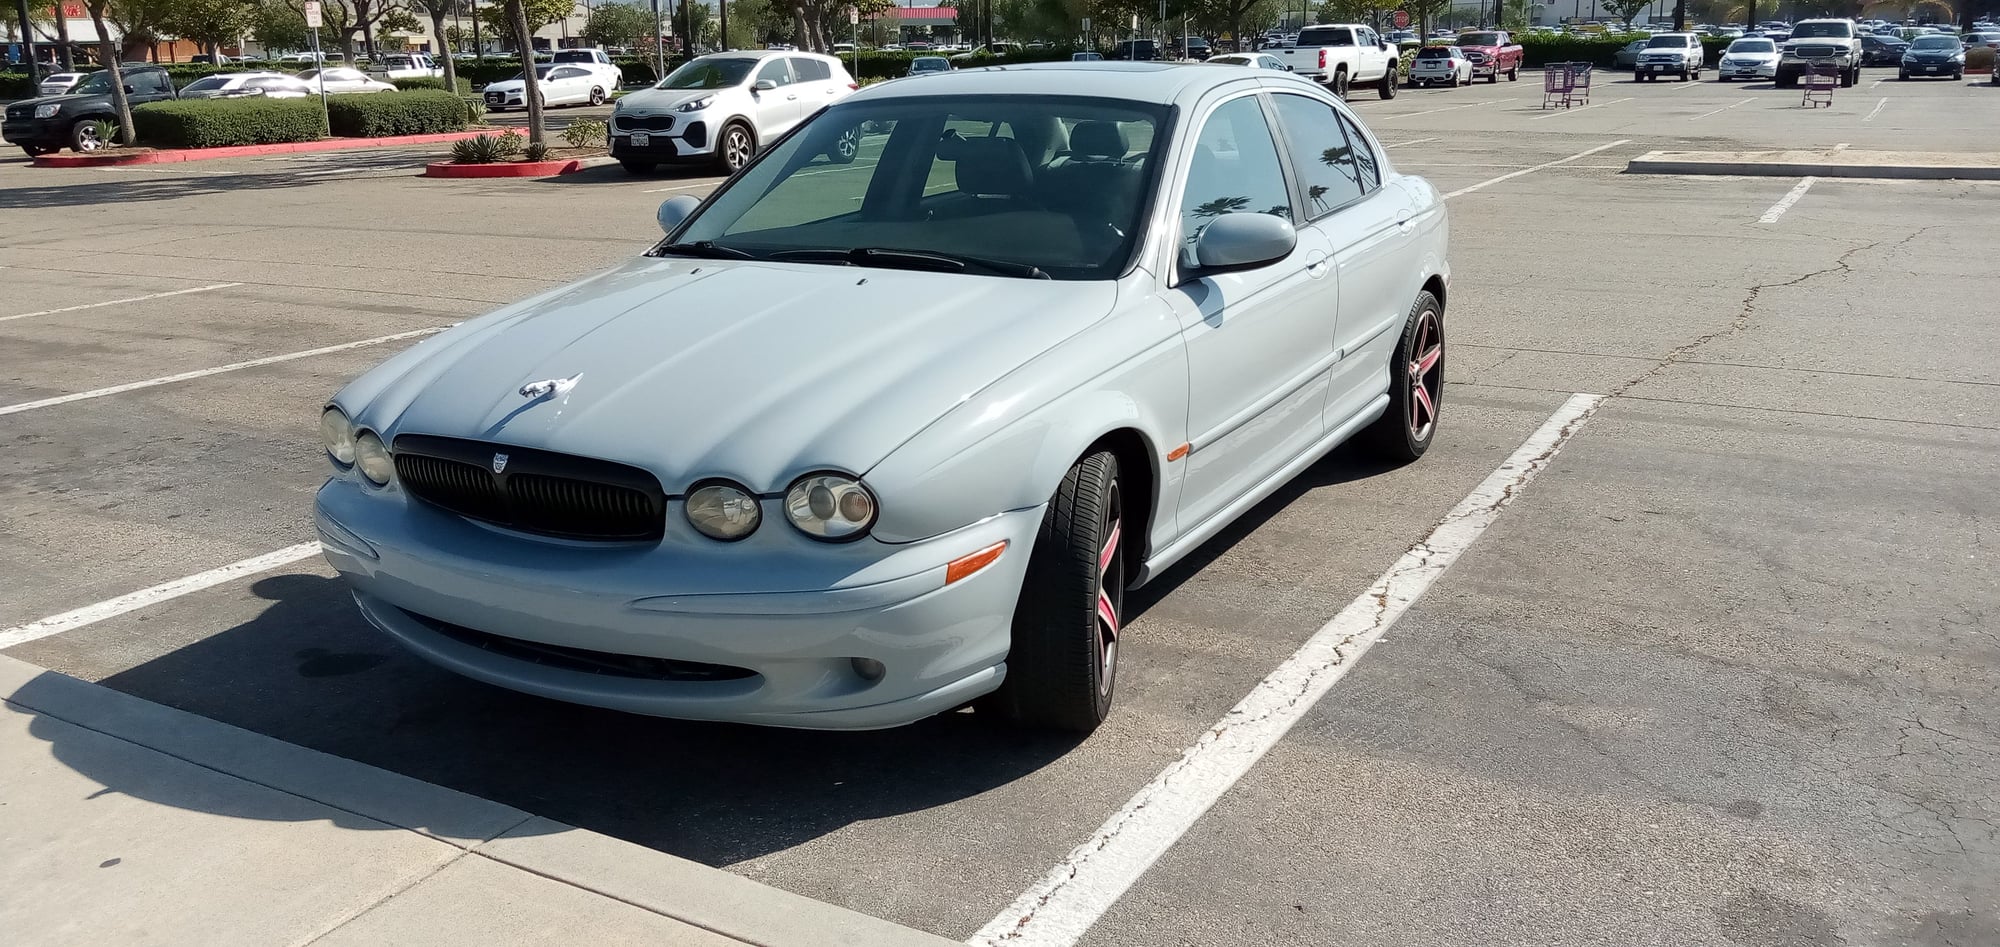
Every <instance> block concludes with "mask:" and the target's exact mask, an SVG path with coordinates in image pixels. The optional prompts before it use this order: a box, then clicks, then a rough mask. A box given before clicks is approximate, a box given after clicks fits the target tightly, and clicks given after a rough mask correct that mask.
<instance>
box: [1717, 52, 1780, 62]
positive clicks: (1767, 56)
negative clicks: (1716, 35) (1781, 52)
mask: <svg viewBox="0 0 2000 947" xmlns="http://www.w3.org/2000/svg"><path fill="white" fill-rule="evenodd" d="M1722 58H1724V59H1727V60H1729V61H1730V62H1771V61H1773V60H1776V59H1777V58H1778V54H1777V53H1723V54H1722Z"/></svg>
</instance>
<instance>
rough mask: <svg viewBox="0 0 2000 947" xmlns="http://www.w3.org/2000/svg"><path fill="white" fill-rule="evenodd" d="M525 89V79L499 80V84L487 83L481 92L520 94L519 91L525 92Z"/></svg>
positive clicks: (526, 85) (526, 84)
mask: <svg viewBox="0 0 2000 947" xmlns="http://www.w3.org/2000/svg"><path fill="white" fill-rule="evenodd" d="M527 87H528V83H527V80H525V79H502V80H500V81H499V82H489V83H487V84H486V88H485V89H484V90H483V91H486V92H521V91H524V90H526V89H527Z"/></svg>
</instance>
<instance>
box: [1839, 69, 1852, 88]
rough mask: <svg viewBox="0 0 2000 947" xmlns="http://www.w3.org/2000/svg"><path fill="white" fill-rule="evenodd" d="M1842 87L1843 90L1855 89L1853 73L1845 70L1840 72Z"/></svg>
mask: <svg viewBox="0 0 2000 947" xmlns="http://www.w3.org/2000/svg"><path fill="white" fill-rule="evenodd" d="M1840 87H1841V88H1843V89H1851V88H1853V87H1854V74H1853V73H1851V72H1848V71H1847V70H1845V69H1843V70H1841V72H1840Z"/></svg>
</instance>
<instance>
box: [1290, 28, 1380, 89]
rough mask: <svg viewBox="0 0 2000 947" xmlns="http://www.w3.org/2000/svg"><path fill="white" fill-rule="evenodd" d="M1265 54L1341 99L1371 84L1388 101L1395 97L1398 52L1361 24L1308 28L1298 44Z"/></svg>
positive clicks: (1301, 35)
mask: <svg viewBox="0 0 2000 947" xmlns="http://www.w3.org/2000/svg"><path fill="white" fill-rule="evenodd" d="M1265 52H1267V53H1276V54H1277V56H1278V60H1279V61H1280V62H1283V63H1284V64H1285V65H1286V66H1287V67H1288V68H1290V69H1291V70H1292V74H1293V75H1299V76H1305V77H1306V78H1308V79H1312V80H1314V81H1316V82H1323V83H1325V84H1326V86H1327V87H1328V88H1330V89H1332V90H1333V94H1334V95H1338V96H1341V97H1342V98H1345V97H1346V96H1347V90H1348V89H1349V88H1352V87H1354V86H1369V85H1372V86H1374V87H1375V91H1376V92H1377V93H1378V94H1380V95H1381V96H1382V97H1383V98H1385V99H1393V98H1395V97H1396V70H1397V63H1398V59H1397V53H1398V50H1397V49H1396V47H1395V46H1393V45H1391V44H1390V43H1388V42H1387V41H1385V40H1383V39H1382V37H1381V36H1379V35H1377V34H1376V32H1375V30H1374V28H1372V27H1368V26H1363V25H1361V24H1359V23H1336V24H1322V25H1319V26H1308V27H1306V28H1305V29H1303V30H1300V31H1299V39H1298V42H1297V43H1296V44H1295V45H1293V46H1289V47H1285V48H1282V49H1267V50H1265Z"/></svg>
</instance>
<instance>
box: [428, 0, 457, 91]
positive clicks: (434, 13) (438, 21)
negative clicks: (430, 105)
mask: <svg viewBox="0 0 2000 947" xmlns="http://www.w3.org/2000/svg"><path fill="white" fill-rule="evenodd" d="M431 35H432V36H435V37H437V44H438V51H439V52H440V53H442V54H443V55H444V87H445V88H447V89H450V90H451V91H452V92H453V94H456V93H457V92H458V67H457V66H456V65H454V64H453V63H452V61H451V44H450V43H448V42H446V41H445V38H444V11H443V10H442V9H439V8H437V7H432V8H431Z"/></svg>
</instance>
